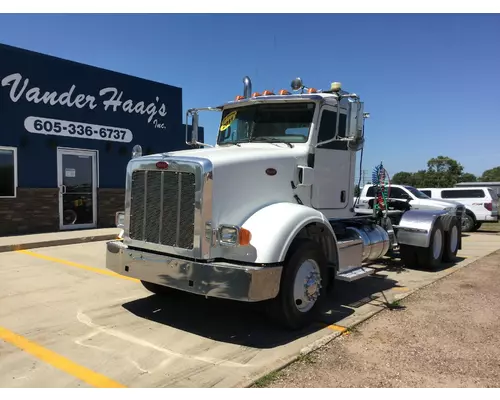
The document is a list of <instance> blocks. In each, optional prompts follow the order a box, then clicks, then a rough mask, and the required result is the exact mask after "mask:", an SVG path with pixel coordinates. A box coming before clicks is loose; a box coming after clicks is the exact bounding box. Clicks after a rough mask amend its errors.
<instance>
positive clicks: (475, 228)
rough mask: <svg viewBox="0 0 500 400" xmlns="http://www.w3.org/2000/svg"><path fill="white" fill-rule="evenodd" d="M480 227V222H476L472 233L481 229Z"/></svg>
mask: <svg viewBox="0 0 500 400" xmlns="http://www.w3.org/2000/svg"><path fill="white" fill-rule="evenodd" d="M482 225H483V223H482V222H477V221H476V224H475V225H474V232H475V231H477V230H478V229H479V228H481V226H482Z"/></svg>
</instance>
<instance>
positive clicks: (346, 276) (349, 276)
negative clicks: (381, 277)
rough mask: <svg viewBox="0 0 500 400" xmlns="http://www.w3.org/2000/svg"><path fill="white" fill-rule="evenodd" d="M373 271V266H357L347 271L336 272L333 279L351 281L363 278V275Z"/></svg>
mask: <svg viewBox="0 0 500 400" xmlns="http://www.w3.org/2000/svg"><path fill="white" fill-rule="evenodd" d="M374 273H375V268H369V267H359V268H356V269H352V270H350V271H347V272H343V273H340V274H337V275H336V276H335V279H337V280H339V281H346V282H352V281H355V280H358V279H361V278H364V277H365V276H368V275H372V274H374Z"/></svg>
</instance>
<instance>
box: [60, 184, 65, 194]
mask: <svg viewBox="0 0 500 400" xmlns="http://www.w3.org/2000/svg"><path fill="white" fill-rule="evenodd" d="M59 189H60V190H61V194H66V185H61V186H59Z"/></svg>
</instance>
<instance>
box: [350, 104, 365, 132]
mask: <svg viewBox="0 0 500 400" xmlns="http://www.w3.org/2000/svg"><path fill="white" fill-rule="evenodd" d="M363 109H364V105H363V103H362V102H360V101H349V121H348V122H347V124H348V125H347V136H348V137H349V138H351V139H354V140H355V141H359V140H361V139H363V120H364V113H363Z"/></svg>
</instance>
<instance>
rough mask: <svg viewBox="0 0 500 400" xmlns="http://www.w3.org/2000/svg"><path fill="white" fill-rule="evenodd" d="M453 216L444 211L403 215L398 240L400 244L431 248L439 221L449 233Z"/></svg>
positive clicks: (413, 211)
mask: <svg viewBox="0 0 500 400" xmlns="http://www.w3.org/2000/svg"><path fill="white" fill-rule="evenodd" d="M452 216H453V215H451V214H450V213H449V212H448V211H444V210H410V211H407V212H405V213H404V214H403V216H402V217H401V221H400V222H399V225H398V226H397V232H396V238H397V241H398V243H399V244H406V245H409V246H417V247H429V241H430V237H431V232H432V229H433V228H434V224H435V223H436V221H437V220H438V219H441V220H442V221H443V227H444V230H445V232H446V231H448V229H449V225H450V222H451V217H452Z"/></svg>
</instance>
